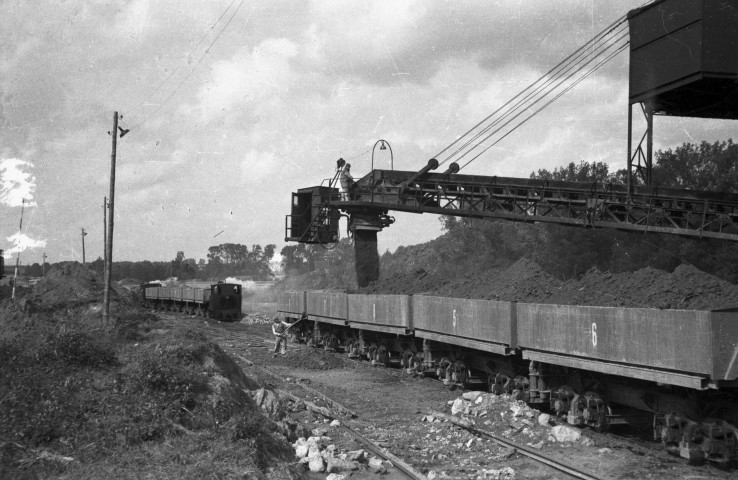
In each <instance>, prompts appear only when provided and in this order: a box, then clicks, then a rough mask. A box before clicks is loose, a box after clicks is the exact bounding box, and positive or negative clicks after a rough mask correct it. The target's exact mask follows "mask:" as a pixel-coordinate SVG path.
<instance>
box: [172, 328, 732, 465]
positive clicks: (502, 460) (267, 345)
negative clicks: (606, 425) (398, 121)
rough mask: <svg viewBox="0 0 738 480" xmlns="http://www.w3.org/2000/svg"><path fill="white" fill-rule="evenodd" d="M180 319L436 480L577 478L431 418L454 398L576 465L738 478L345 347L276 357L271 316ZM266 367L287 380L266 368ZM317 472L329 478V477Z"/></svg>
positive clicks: (343, 436) (321, 428)
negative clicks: (562, 429) (572, 428)
mask: <svg viewBox="0 0 738 480" xmlns="http://www.w3.org/2000/svg"><path fill="white" fill-rule="evenodd" d="M248 318H249V317H247V320H246V321H248ZM253 318H255V319H258V318H259V317H253ZM177 323H178V325H180V326H181V327H187V328H194V329H197V330H200V331H202V332H203V333H205V334H206V335H207V336H208V337H209V338H210V339H211V340H213V341H215V342H217V343H219V344H220V345H221V347H222V348H223V349H224V350H225V351H227V352H228V353H229V354H231V355H232V356H233V357H234V358H236V359H238V361H239V364H240V365H241V366H242V368H243V370H244V372H245V373H246V374H247V375H249V376H253V377H258V378H260V379H261V380H262V382H264V383H265V384H268V385H269V386H270V388H274V389H281V390H284V391H288V392H291V393H293V394H294V395H297V396H300V397H301V398H304V399H306V400H308V401H312V402H315V403H316V404H318V405H321V406H326V407H328V406H329V405H327V404H325V403H324V402H322V401H321V400H320V399H319V398H317V397H316V396H315V395H313V394H312V393H310V392H308V391H306V390H304V389H302V388H301V387H300V385H307V386H309V387H310V388H312V389H315V390H317V391H319V392H322V393H323V394H325V395H327V396H329V397H330V398H332V399H333V400H335V401H336V402H338V403H339V404H341V405H343V406H344V407H346V408H348V409H349V410H352V411H354V412H357V413H358V417H357V418H355V419H350V418H348V417H340V418H339V420H340V422H342V423H343V424H344V425H347V426H349V427H351V428H352V429H354V430H355V431H357V432H358V433H360V434H361V435H363V436H364V437H366V438H368V439H370V440H371V441H373V442H375V443H376V444H378V445H380V446H381V447H384V448H386V449H387V450H388V451H389V452H391V453H392V454H394V455H395V456H397V457H399V458H401V459H403V460H404V461H405V462H407V463H408V464H410V465H412V466H413V467H414V468H415V469H416V470H418V471H420V472H423V473H424V474H426V475H428V476H429V477H430V478H508V477H505V476H504V475H505V472H508V473H509V470H504V469H506V468H509V469H512V471H514V472H515V477H514V478H517V479H519V478H528V479H552V478H561V479H563V478H571V477H570V476H569V475H568V474H565V473H561V472H558V471H555V470H552V469H551V467H548V466H544V465H542V464H540V463H538V462H537V461H534V460H531V459H529V458H528V457H525V456H523V455H521V454H520V453H518V452H516V450H514V449H510V448H505V447H501V446H499V445H497V444H496V443H494V442H493V441H491V440H484V439H481V438H478V437H476V436H475V435H472V434H471V433H469V432H468V431H466V430H464V429H462V428H460V427H457V426H455V425H453V424H451V423H449V422H446V421H443V420H442V419H439V418H437V417H436V418H430V416H429V415H430V412H432V411H437V412H441V413H446V414H449V415H450V414H451V413H452V406H451V405H450V403H452V402H454V401H456V402H457V403H456V404H455V407H456V408H454V410H456V409H461V410H462V413H463V412H466V415H460V417H464V418H467V419H469V420H471V421H473V422H474V423H475V425H476V427H477V428H480V429H483V430H485V431H489V432H491V433H494V434H496V435H500V436H502V437H505V438H507V439H508V440H509V441H512V442H514V443H516V444H517V445H520V446H523V447H527V448H532V449H534V450H535V451H537V452H538V453H540V454H543V455H547V456H550V457H552V458H554V459H557V460H560V461H562V462H566V463H568V464H570V465H574V466H577V467H578V468H581V469H583V470H585V471H587V472H589V473H591V474H592V475H593V476H595V477H597V478H610V479H630V478H651V479H671V478H678V477H681V478H693V479H701V478H704V479H708V478H717V479H721V478H725V479H727V478H734V476H733V475H734V473H735V472H725V471H721V470H718V469H717V468H715V467H713V466H710V465H707V466H690V465H687V464H686V463H685V462H684V461H683V460H681V459H679V458H676V457H673V456H671V455H669V454H668V453H666V452H665V451H663V450H662V449H661V447H660V445H658V444H655V443H650V442H644V441H640V440H636V439H630V438H625V437H618V436H613V435H602V434H598V433H596V432H592V431H589V430H582V431H578V432H576V433H578V434H579V438H578V439H576V440H574V441H559V440H557V439H556V438H555V436H554V431H555V430H556V429H555V428H554V427H553V426H551V425H541V424H540V423H539V414H540V412H538V411H535V410H532V409H530V408H528V407H527V406H525V405H523V404H521V403H519V402H516V401H514V400H512V399H511V398H508V397H493V396H491V395H484V396H482V397H481V399H480V400H477V401H476V403H475V401H473V400H472V401H468V400H467V401H464V400H458V399H459V398H460V397H461V395H462V393H463V392H460V391H451V390H449V389H448V388H447V387H445V386H443V385H442V384H441V383H440V382H437V381H435V380H432V379H428V378H422V377H412V376H410V375H407V374H405V373H404V372H402V371H400V370H395V369H386V368H376V367H372V366H370V365H369V364H368V362H357V361H353V360H350V359H348V358H347V356H346V355H344V354H338V353H330V352H325V351H323V350H317V349H313V348H308V347H304V346H298V345H294V344H290V345H289V347H288V351H287V355H286V356H284V357H277V358H273V357H272V354H271V349H272V348H273V343H272V339H271V335H270V330H269V326H268V325H266V324H264V323H255V324H247V323H236V324H223V323H217V322H215V323H209V322H205V321H203V320H202V319H193V318H180V319H178V320H177ZM249 362H251V365H250V364H249ZM260 366H262V367H266V368H268V369H269V370H271V371H272V372H274V373H276V374H277V375H278V376H279V377H282V378H283V379H285V380H286V381H282V380H280V379H278V378H276V377H274V376H271V375H268V374H267V373H265V372H264V370H262V369H261V368H259V367H260ZM290 416H291V417H292V418H293V420H295V421H298V422H300V423H302V424H303V425H304V426H305V427H306V428H307V429H308V430H312V431H313V434H314V433H316V432H317V433H322V434H324V435H326V436H328V437H331V439H332V441H333V442H334V444H336V446H337V447H338V448H339V449H343V450H346V451H350V450H355V449H358V448H361V445H359V444H357V443H356V442H355V441H354V440H353V439H352V437H351V436H350V435H348V433H347V432H346V431H345V430H343V429H342V428H341V427H331V426H330V423H329V422H330V420H329V419H326V418H323V417H321V416H320V415H317V414H314V413H312V412H310V411H305V410H302V411H298V412H290ZM557 424H558V425H560V424H561V422H557ZM316 429H318V430H316ZM316 475H317V474H316ZM366 475H370V474H366ZM393 475H397V473H394V474H393ZM312 478H325V474H322V475H317V476H313V477H312ZM351 478H363V477H359V476H356V475H354V476H352V477H351ZM366 478H379V477H376V476H371V475H370V476H368V477H366ZM382 478H388V477H386V476H385V477H382ZM389 478H392V477H389ZM397 478H401V477H399V476H398V477H397Z"/></svg>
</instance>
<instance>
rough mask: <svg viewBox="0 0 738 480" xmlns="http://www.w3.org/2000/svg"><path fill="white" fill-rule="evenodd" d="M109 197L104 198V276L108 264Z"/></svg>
mask: <svg viewBox="0 0 738 480" xmlns="http://www.w3.org/2000/svg"><path fill="white" fill-rule="evenodd" d="M107 245H108V197H103V275H105V269H106V268H107V265H108V264H107V263H106V262H105V260H107V259H108V250H107Z"/></svg>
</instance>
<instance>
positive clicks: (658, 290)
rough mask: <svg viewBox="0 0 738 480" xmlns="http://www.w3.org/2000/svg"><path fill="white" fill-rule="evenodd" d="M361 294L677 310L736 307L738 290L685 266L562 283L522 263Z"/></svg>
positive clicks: (407, 280)
mask: <svg viewBox="0 0 738 480" xmlns="http://www.w3.org/2000/svg"><path fill="white" fill-rule="evenodd" d="M360 293H377V294H389V293H394V294H425V295H436V296H444V297H459V298H478V299H485V300H503V301H515V302H526V303H553V304H560V305H592V306H608V307H630V308H638V307H641V308H659V309H679V310H714V309H721V308H731V307H738V285H734V284H732V283H730V282H727V281H724V280H721V279H719V278H717V277H716V276H714V275H711V274H709V273H706V272H703V271H701V270H699V269H697V268H695V267H693V266H691V265H687V264H681V265H679V266H678V267H677V268H676V269H675V270H674V271H673V272H667V271H664V270H658V269H654V268H651V267H647V268H642V269H640V270H636V271H634V272H624V273H617V274H612V273H609V272H601V271H599V270H596V269H592V270H590V271H588V272H587V273H586V274H585V275H583V276H582V277H580V278H575V279H570V280H567V281H561V280H558V279H556V278H555V277H553V276H551V275H549V274H548V273H546V272H545V271H544V270H543V269H542V268H541V267H540V266H539V265H538V264H536V263H535V262H531V261H530V260H526V259H521V260H518V261H517V262H515V263H513V264H512V265H509V266H507V267H496V268H490V269H488V270H486V271H483V272H481V273H474V274H467V275H465V276H462V277H459V278H451V279H449V278H444V277H442V276H440V275H438V274H433V273H429V272H427V271H426V270H424V269H417V270H415V271H413V272H407V273H401V274H397V275H392V276H390V277H389V278H381V279H380V280H379V281H378V282H375V283H372V284H370V285H369V286H367V287H366V288H363V289H360Z"/></svg>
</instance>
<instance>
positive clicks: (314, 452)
mask: <svg viewBox="0 0 738 480" xmlns="http://www.w3.org/2000/svg"><path fill="white" fill-rule="evenodd" d="M307 456H308V458H312V457H319V456H320V447H318V446H317V445H315V444H313V445H310V446H309V447H308V454H307Z"/></svg>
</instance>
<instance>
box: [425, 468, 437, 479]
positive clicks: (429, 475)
mask: <svg viewBox="0 0 738 480" xmlns="http://www.w3.org/2000/svg"><path fill="white" fill-rule="evenodd" d="M426 477H428V480H435V479H436V478H438V474H437V473H436V471H435V470H431V471H430V472H428V475H426Z"/></svg>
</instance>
